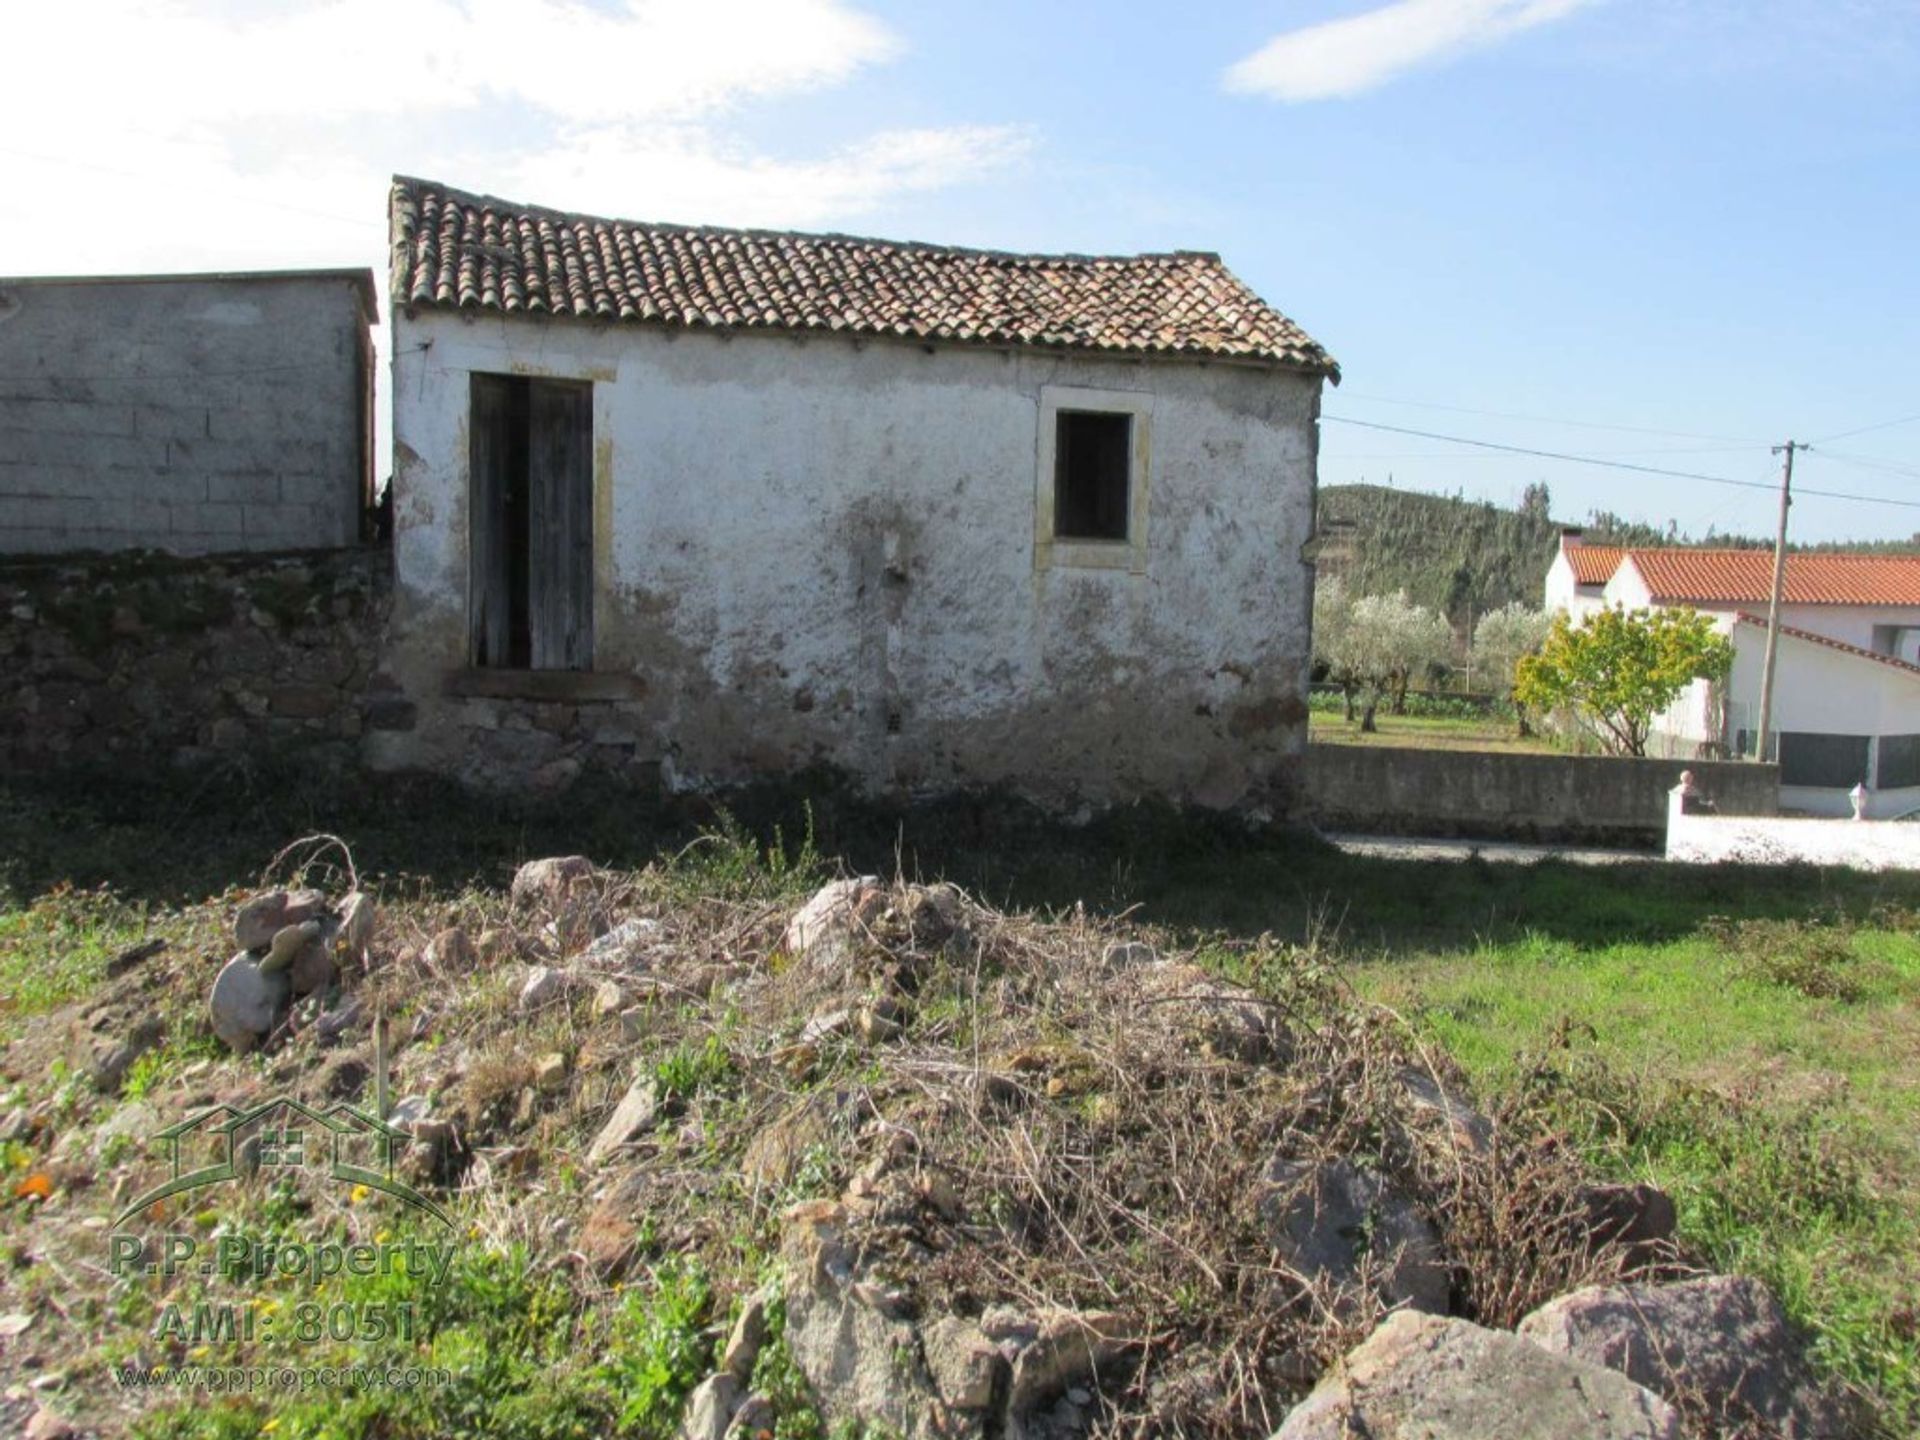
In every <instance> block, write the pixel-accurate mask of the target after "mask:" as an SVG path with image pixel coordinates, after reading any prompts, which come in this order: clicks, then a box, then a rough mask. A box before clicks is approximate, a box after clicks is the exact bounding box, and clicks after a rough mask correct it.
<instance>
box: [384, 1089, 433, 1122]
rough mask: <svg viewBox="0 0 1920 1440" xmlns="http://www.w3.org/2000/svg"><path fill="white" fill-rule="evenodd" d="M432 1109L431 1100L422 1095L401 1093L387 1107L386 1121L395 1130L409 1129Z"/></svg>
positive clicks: (424, 1117)
mask: <svg viewBox="0 0 1920 1440" xmlns="http://www.w3.org/2000/svg"><path fill="white" fill-rule="evenodd" d="M432 1111H433V1102H432V1101H431V1100H429V1099H428V1098H427V1097H426V1096H424V1095H402V1096H401V1097H400V1098H399V1099H398V1100H396V1101H394V1102H393V1104H392V1105H390V1106H389V1107H388V1108H387V1114H386V1121H387V1123H388V1124H389V1125H391V1126H393V1127H394V1128H395V1129H396V1130H406V1131H411V1130H412V1129H413V1127H414V1126H415V1125H417V1124H419V1123H420V1122H421V1121H422V1120H424V1119H426V1118H427V1116H428V1115H429V1114H431V1113H432Z"/></svg>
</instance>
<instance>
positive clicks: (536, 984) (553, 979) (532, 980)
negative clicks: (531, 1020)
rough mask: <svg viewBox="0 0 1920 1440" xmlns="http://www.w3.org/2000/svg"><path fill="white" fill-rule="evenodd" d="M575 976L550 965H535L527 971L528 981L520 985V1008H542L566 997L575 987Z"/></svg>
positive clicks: (524, 1009)
mask: <svg viewBox="0 0 1920 1440" xmlns="http://www.w3.org/2000/svg"><path fill="white" fill-rule="evenodd" d="M572 980H573V977H572V976H570V975H568V974H566V973H565V972H564V971H560V970H555V969H553V968H552V967H551V966H548V965H535V966H533V967H532V968H531V969H529V970H528V971H527V983H526V984H524V985H522V986H521V987H520V1008H521V1009H522V1010H523V1011H526V1010H540V1009H544V1008H545V1007H546V1006H548V1005H551V1004H553V1003H554V1002H555V1001H558V1000H562V999H564V998H565V997H566V994H567V992H568V991H569V990H571V989H572V988H573V984H572Z"/></svg>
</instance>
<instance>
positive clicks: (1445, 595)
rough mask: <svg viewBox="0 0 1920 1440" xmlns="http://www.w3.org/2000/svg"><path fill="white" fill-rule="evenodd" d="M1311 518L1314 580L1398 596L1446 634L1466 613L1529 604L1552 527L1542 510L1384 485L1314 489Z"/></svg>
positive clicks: (1549, 549)
mask: <svg viewBox="0 0 1920 1440" xmlns="http://www.w3.org/2000/svg"><path fill="white" fill-rule="evenodd" d="M1319 518H1320V536H1321V545H1320V559H1319V566H1320V574H1321V576H1322V577H1324V578H1331V577H1339V578H1341V579H1344V580H1345V581H1346V583H1347V588H1348V590H1349V592H1350V593H1359V594H1368V595H1373V594H1385V593H1388V592H1390V591H1394V590H1405V591H1406V592H1407V595H1408V597H1409V598H1411V599H1412V600H1413V601H1414V602H1415V603H1416V604H1419V605H1425V606H1428V607H1429V608H1434V609H1439V610H1443V611H1444V612H1445V613H1446V615H1447V617H1448V618H1449V619H1451V620H1452V621H1453V622H1454V624H1455V626H1456V628H1457V627H1460V626H1463V625H1464V624H1465V623H1466V617H1467V613H1468V609H1469V607H1471V610H1472V613H1473V614H1475V615H1483V614H1485V613H1486V612H1487V611H1488V610H1491V609H1497V608H1498V607H1499V606H1502V605H1505V604H1507V603H1508V602H1509V601H1512V600H1524V601H1525V602H1526V603H1527V604H1529V605H1538V604H1539V603H1540V593H1541V590H1542V588H1543V587H1544V586H1545V584H1546V579H1547V566H1548V565H1549V564H1551V563H1552V561H1553V555H1554V551H1555V549H1556V548H1557V547H1558V545H1559V543H1560V528H1561V527H1560V525H1559V524H1558V523H1557V522H1555V521H1554V520H1552V519H1551V518H1549V517H1548V515H1547V514H1546V512H1545V511H1544V509H1540V510H1535V511H1533V512H1530V513H1529V512H1522V511H1518V510H1503V509H1501V508H1500V507H1499V506H1497V505H1491V504H1488V503H1486V502H1484V501H1478V500H1467V499H1462V498H1456V497H1452V496H1446V495H1426V494H1422V493H1420V492H1418V491H1414V490H1390V489H1388V488H1387V487H1386V486H1384V485H1337V486H1330V487H1328V488H1326V489H1323V490H1322V491H1321V492H1320V517H1319ZM1595 540H1596V543H1599V539H1598V537H1597V536H1596V537H1595Z"/></svg>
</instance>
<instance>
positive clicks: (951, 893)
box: [906, 884, 966, 946]
mask: <svg viewBox="0 0 1920 1440" xmlns="http://www.w3.org/2000/svg"><path fill="white" fill-rule="evenodd" d="M906 910H907V929H908V931H909V933H911V934H912V936H913V943H914V944H916V945H922V946H933V945H940V944H944V943H945V942H946V941H947V940H948V939H949V938H950V937H951V936H953V935H954V934H955V933H956V932H958V931H959V929H960V926H961V923H962V922H963V920H964V919H965V917H966V897H965V896H963V895H962V894H961V893H960V890H959V887H958V886H955V885H947V884H940V885H910V886H908V887H907V904H906Z"/></svg>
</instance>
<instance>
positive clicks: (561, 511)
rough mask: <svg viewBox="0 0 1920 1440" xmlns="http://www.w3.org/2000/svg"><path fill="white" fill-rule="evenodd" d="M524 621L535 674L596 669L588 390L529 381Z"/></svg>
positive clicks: (588, 387)
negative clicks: (528, 634)
mask: <svg viewBox="0 0 1920 1440" xmlns="http://www.w3.org/2000/svg"><path fill="white" fill-rule="evenodd" d="M531 390H532V394H531V396H530V400H531V404H530V406H529V411H528V427H527V428H528V439H529V444H528V447H527V448H528V457H527V458H528V471H529V481H530V484H529V487H528V517H527V518H528V526H527V529H528V536H527V539H528V567H527V568H528V573H529V575H530V577H531V578H532V583H531V585H530V586H529V587H528V588H529V594H528V601H529V605H528V611H529V614H528V620H529V623H530V628H531V631H532V636H531V655H530V662H531V664H532V666H533V668H534V669H535V670H586V669H589V668H591V667H592V664H593V387H592V386H591V385H583V384H571V383H567V382H564V381H557V380H536V381H533V382H532V384H531Z"/></svg>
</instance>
